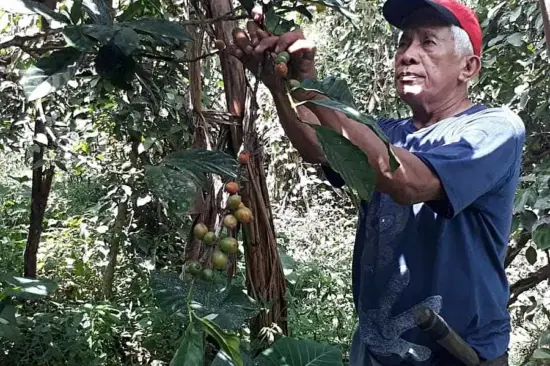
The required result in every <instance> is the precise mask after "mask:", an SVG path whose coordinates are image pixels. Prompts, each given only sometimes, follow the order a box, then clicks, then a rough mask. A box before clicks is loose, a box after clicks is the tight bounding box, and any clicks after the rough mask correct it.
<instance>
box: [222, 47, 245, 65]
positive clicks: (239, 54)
mask: <svg viewBox="0 0 550 366" xmlns="http://www.w3.org/2000/svg"><path fill="white" fill-rule="evenodd" d="M226 51H227V53H228V54H230V55H231V56H234V57H236V58H238V59H239V60H241V61H243V57H244V53H243V51H242V50H241V49H240V48H239V46H237V45H235V44H230V45H229V46H227V48H226Z"/></svg>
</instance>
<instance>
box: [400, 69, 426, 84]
mask: <svg viewBox="0 0 550 366" xmlns="http://www.w3.org/2000/svg"><path fill="white" fill-rule="evenodd" d="M420 78H421V76H420V75H418V74H414V73H412V72H406V71H402V72H400V73H399V74H397V79H398V80H400V81H405V82H412V81H416V80H418V79H420Z"/></svg>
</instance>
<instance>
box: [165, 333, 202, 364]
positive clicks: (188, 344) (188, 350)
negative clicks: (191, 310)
mask: <svg viewBox="0 0 550 366" xmlns="http://www.w3.org/2000/svg"><path fill="white" fill-rule="evenodd" d="M203 355H204V337H203V333H202V332H199V331H197V330H196V329H195V324H194V323H191V324H189V325H188V326H187V329H186V330H185V334H184V335H183V339H182V340H181V343H180V346H179V348H178V350H177V351H176V354H175V355H174V357H173V358H172V360H171V361H170V366H203V362H204V360H203Z"/></svg>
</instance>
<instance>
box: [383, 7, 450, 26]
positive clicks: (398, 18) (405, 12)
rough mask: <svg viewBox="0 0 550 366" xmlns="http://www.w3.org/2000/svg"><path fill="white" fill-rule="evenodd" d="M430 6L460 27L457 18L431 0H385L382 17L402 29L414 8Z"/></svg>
mask: <svg viewBox="0 0 550 366" xmlns="http://www.w3.org/2000/svg"><path fill="white" fill-rule="evenodd" d="M424 7H430V8H433V9H435V10H437V12H438V13H440V14H441V15H442V17H443V19H445V20H446V21H448V22H449V23H450V24H454V25H457V26H459V27H460V23H459V21H458V19H456V17H455V16H454V15H453V13H451V12H450V11H449V10H448V9H447V8H445V7H444V6H442V5H440V4H438V3H436V2H434V1H431V0H387V1H386V2H385V3H384V6H383V8H382V14H383V15H384V18H386V20H387V21H388V23H390V24H391V25H393V26H394V27H396V28H399V29H402V27H403V21H404V20H405V18H407V16H409V15H411V14H412V13H414V12H415V11H416V10H418V9H421V8H424Z"/></svg>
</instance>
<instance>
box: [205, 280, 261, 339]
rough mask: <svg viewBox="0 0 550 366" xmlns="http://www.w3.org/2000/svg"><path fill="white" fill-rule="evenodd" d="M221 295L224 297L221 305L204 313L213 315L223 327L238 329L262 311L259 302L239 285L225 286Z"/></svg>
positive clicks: (212, 317) (216, 321) (215, 320)
mask: <svg viewBox="0 0 550 366" xmlns="http://www.w3.org/2000/svg"><path fill="white" fill-rule="evenodd" d="M219 296H221V297H222V298H223V300H222V301H221V302H220V303H219V305H217V306H216V307H212V308H210V309H208V310H207V311H203V313H207V312H208V313H209V315H212V316H210V318H211V319H213V320H214V322H215V323H216V324H218V325H219V326H220V327H222V328H223V329H228V330H232V331H237V330H239V329H241V328H242V326H243V324H244V323H245V322H246V321H247V320H248V319H250V318H251V317H253V316H256V315H257V314H258V313H259V312H260V306H259V305H258V303H257V302H256V301H255V300H254V299H253V298H251V297H250V296H248V295H247V294H246V293H245V292H244V290H243V289H242V288H239V287H237V286H229V287H226V288H224V289H223V291H220V294H219ZM213 314H215V316H213Z"/></svg>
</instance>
